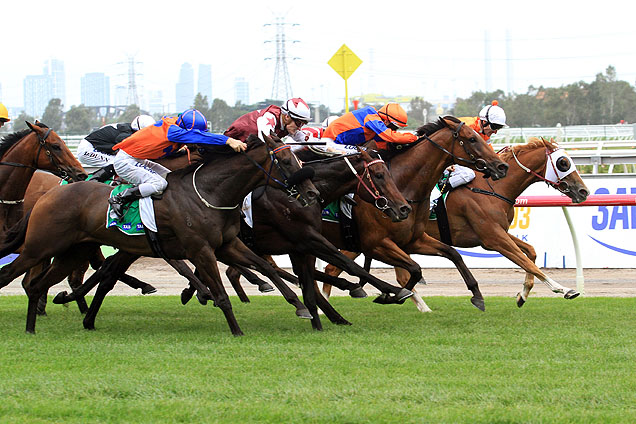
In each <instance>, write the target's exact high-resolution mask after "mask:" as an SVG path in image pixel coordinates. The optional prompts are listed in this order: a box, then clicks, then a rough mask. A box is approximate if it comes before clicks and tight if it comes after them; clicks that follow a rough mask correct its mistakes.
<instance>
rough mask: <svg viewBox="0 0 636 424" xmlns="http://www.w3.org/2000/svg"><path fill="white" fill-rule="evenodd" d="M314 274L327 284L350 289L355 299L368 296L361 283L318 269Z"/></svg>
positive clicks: (344, 289)
mask: <svg viewBox="0 0 636 424" xmlns="http://www.w3.org/2000/svg"><path fill="white" fill-rule="evenodd" d="M314 276H315V277H316V280H318V281H322V282H323V283H325V286H327V285H329V286H333V287H337V288H339V289H340V290H343V291H348V292H349V296H351V297H353V298H355V299H361V298H364V297H367V293H366V292H365V291H364V290H363V289H362V287H360V284H357V283H352V282H351V281H349V280H346V279H344V278H340V277H334V276H332V275H329V274H326V273H324V272H322V271H318V270H315V271H314ZM330 289H331V287H330ZM330 291H331V290H330Z"/></svg>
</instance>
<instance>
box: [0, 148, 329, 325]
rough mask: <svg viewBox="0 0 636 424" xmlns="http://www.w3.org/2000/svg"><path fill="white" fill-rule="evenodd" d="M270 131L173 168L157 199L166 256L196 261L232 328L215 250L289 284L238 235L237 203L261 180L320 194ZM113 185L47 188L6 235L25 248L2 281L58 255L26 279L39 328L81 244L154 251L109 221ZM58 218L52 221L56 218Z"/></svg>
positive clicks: (303, 194)
mask: <svg viewBox="0 0 636 424" xmlns="http://www.w3.org/2000/svg"><path fill="white" fill-rule="evenodd" d="M265 139H266V143H263V142H262V141H260V140H259V139H258V138H257V137H251V138H249V139H248V149H247V151H246V152H244V153H241V154H233V152H232V154H229V153H228V154H223V155H221V154H220V153H222V152H223V153H226V152H228V151H229V150H230V149H229V148H227V147H226V146H222V147H220V148H219V149H218V150H216V149H215V151H216V153H214V154H211V156H212V158H206V159H205V160H204V162H203V163H202V164H200V165H198V166H194V165H193V166H190V167H187V168H185V169H181V170H178V171H175V172H172V173H170V174H168V176H167V179H168V183H169V186H168V189H167V190H166V191H165V192H164V193H163V197H162V198H161V199H158V200H155V202H154V210H155V215H156V222H157V228H158V234H159V237H160V239H161V250H162V256H164V257H165V258H169V259H188V260H190V261H191V262H192V263H193V264H194V265H195V266H196V268H197V270H198V271H199V273H200V277H201V279H202V281H203V282H204V283H205V284H206V286H208V287H209V289H210V292H212V296H213V297H214V300H215V303H216V304H217V306H219V307H220V308H221V310H222V311H223V313H224V315H225V318H226V320H227V322H228V325H229V327H230V330H231V332H232V334H234V335H242V334H243V333H242V331H241V329H240V327H239V325H238V323H237V321H236V318H235V316H234V313H233V311H232V305H231V303H230V301H229V298H228V296H227V293H225V290H224V289H223V285H222V281H221V276H220V275H219V270H218V265H217V262H216V258H217V256H218V257H219V259H221V260H223V261H227V262H229V263H237V264H239V265H243V266H256V267H257V269H258V270H259V271H260V272H262V273H264V274H265V275H267V276H268V277H269V278H271V279H272V281H274V282H275V283H278V284H277V285H280V286H281V287H283V289H285V288H286V289H287V290H289V289H288V288H287V287H286V286H285V284H284V283H283V282H282V281H281V280H280V279H279V277H278V275H276V272H275V271H274V269H273V268H272V267H271V266H270V265H269V263H267V261H265V260H264V259H262V258H260V257H258V256H257V255H255V254H254V253H253V252H252V251H250V250H249V249H248V248H247V247H245V245H244V244H243V243H242V242H241V241H240V240H239V239H238V238H237V237H236V235H237V233H238V227H239V211H238V209H237V207H238V205H239V204H240V202H241V201H242V199H243V198H244V197H245V196H246V195H247V193H249V192H250V191H252V190H253V189H254V188H255V187H256V186H258V185H260V184H263V182H265V183H266V184H268V185H272V186H275V187H283V188H286V189H290V190H291V189H292V188H293V189H294V190H295V191H296V193H297V196H298V198H300V199H301V200H303V201H305V202H307V203H309V204H311V203H312V202H315V200H316V199H317V196H318V192H317V190H316V188H315V187H314V186H313V184H312V183H311V181H309V180H308V179H306V178H300V177H296V175H298V174H299V173H300V174H302V172H301V171H302V170H301V168H300V164H299V162H298V160H297V159H296V157H295V156H294V155H293V153H292V152H291V151H290V150H289V146H286V145H284V144H283V143H282V142H280V140H273V139H271V138H269V137H265ZM211 150H212V149H211ZM281 180H282V182H281ZM292 181H295V182H294V187H291V182H292ZM288 182H289V183H288ZM110 191H111V188H110V187H108V186H106V185H105V184H101V183H95V182H79V183H74V184H69V185H66V186H61V187H57V188H55V189H53V190H50V191H49V192H48V193H46V194H45V195H44V196H42V198H40V200H39V201H38V202H37V203H36V204H35V206H34V208H33V210H32V212H31V214H30V216H27V217H25V218H24V219H23V220H21V221H20V222H19V223H18V224H17V225H16V226H15V227H14V228H12V232H13V234H12V237H10V238H9V237H7V242H6V243H5V244H4V245H3V246H0V255H2V254H3V253H5V252H7V251H10V250H9V249H12V248H13V245H15V244H21V243H24V248H23V250H22V253H21V254H20V256H18V258H17V259H16V260H15V261H13V262H12V263H11V264H9V265H7V266H5V267H4V268H2V269H0V287H4V286H5V285H7V284H8V283H9V282H11V281H12V280H13V279H14V278H15V277H17V276H18V275H20V274H22V273H23V272H25V271H26V270H27V269H29V268H30V267H31V266H32V265H33V264H35V263H37V262H38V261H40V260H42V259H43V258H48V257H54V260H53V264H52V265H51V267H49V268H48V269H47V270H46V271H45V272H44V273H42V274H40V275H38V276H37V277H35V278H34V279H33V281H32V283H31V284H30V285H29V286H28V287H27V294H28V297H29V306H28V311H27V325H26V331H27V332H30V333H35V322H36V306H37V299H38V298H39V297H40V296H41V295H42V294H43V293H44V292H46V290H47V289H48V288H49V287H50V286H52V285H53V284H56V283H57V282H59V281H60V280H61V279H62V278H64V277H65V276H66V275H68V272H69V271H70V270H72V269H73V268H74V267H75V266H76V264H77V263H78V262H81V261H84V260H85V257H84V256H83V255H82V252H83V251H85V250H86V246H87V245H89V246H92V245H95V244H105V245H109V246H114V247H117V248H118V249H120V251H122V252H124V253H127V254H129V255H131V256H142V255H143V256H157V254H156V253H155V251H154V250H153V248H152V247H151V245H150V243H149V242H148V240H147V239H146V238H145V237H129V236H127V235H124V234H122V233H121V232H120V231H117V230H114V229H108V228H106V225H105V217H106V213H107V209H108V196H109V194H110ZM53 219H54V220H55V225H51V222H52V220H53ZM98 272H99V271H98ZM312 290H313V287H312ZM208 293H209V292H208ZM292 295H293V292H292ZM294 298H295V299H294ZM294 298H292V299H291V300H289V301H290V303H292V304H293V305H294V306H295V307H296V313H297V315H298V316H300V317H303V318H305V317H306V318H311V315H310V314H309V313H308V310H307V308H306V307H305V306H304V305H303V304H302V303H301V302H300V301H299V300H298V298H297V297H295V295H294Z"/></svg>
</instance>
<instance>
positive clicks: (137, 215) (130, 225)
mask: <svg viewBox="0 0 636 424" xmlns="http://www.w3.org/2000/svg"><path fill="white" fill-rule="evenodd" d="M129 187H132V186H131V185H130V184H120V185H118V186H117V187H115V188H114V189H113V191H112V192H111V193H110V197H113V196H114V195H116V194H117V193H119V192H122V191H124V190H125V189H127V188H129ZM111 227H116V228H117V229H118V230H119V231H121V232H123V233H124V234H126V235H129V236H136V235H143V234H145V229H146V228H147V229H149V230H151V231H154V232H157V223H156V221H155V209H154V205H153V201H152V197H142V198H141V199H139V200H135V201H133V202H131V203H130V204H128V205H127V206H126V209H125V213H124V216H123V217H122V219H120V220H117V219H116V216H113V215H112V214H111V208H110V205H109V206H108V210H107V211H106V228H111Z"/></svg>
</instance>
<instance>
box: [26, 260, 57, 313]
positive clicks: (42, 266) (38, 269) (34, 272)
mask: <svg viewBox="0 0 636 424" xmlns="http://www.w3.org/2000/svg"><path fill="white" fill-rule="evenodd" d="M49 265H51V260H50V259H47V260H44V261H42V262H40V263H39V264H37V265H36V266H34V267H32V268H30V269H29V270H28V271H27V272H26V273H25V274H24V277H22V287H23V288H24V289H25V290H26V287H27V286H28V285H29V284H30V283H31V280H32V279H33V278H34V277H36V276H38V275H40V274H41V273H42V272H43V271H44V270H46V268H47V267H48V266H49ZM47 301H48V298H47V294H46V293H44V294H43V295H42V297H40V299H39V300H38V306H37V314H38V315H40V316H45V315H46V303H47Z"/></svg>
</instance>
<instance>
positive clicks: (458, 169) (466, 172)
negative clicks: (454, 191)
mask: <svg viewBox="0 0 636 424" xmlns="http://www.w3.org/2000/svg"><path fill="white" fill-rule="evenodd" d="M474 179H475V171H473V170H472V169H470V168H467V167H465V166H461V165H455V170H454V171H453V172H451V174H450V177H449V178H448V183H449V184H450V185H451V187H453V188H455V187H459V186H460V185H462V184H466V183H469V182H471V181H472V180H474Z"/></svg>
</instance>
